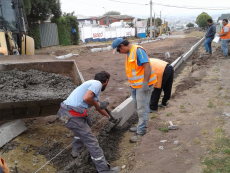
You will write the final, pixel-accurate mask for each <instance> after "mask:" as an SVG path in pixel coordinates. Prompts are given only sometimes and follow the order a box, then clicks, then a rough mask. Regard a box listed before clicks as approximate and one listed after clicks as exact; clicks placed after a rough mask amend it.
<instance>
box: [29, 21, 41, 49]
mask: <svg viewBox="0 0 230 173" xmlns="http://www.w3.org/2000/svg"><path fill="white" fill-rule="evenodd" d="M28 35H29V36H30V37H32V38H33V39H34V43H35V49H40V48H41V36H40V31H39V24H31V25H30V26H29V34H28Z"/></svg>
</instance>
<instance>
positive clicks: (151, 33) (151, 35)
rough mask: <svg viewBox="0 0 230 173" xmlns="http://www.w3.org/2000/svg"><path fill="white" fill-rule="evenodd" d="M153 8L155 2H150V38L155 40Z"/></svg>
mask: <svg viewBox="0 0 230 173" xmlns="http://www.w3.org/2000/svg"><path fill="white" fill-rule="evenodd" d="M152 7H153V2H152V0H150V38H153V32H152V25H153V23H152V22H153V21H152V20H153V16H152Z"/></svg>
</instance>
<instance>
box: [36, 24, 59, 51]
mask: <svg viewBox="0 0 230 173" xmlns="http://www.w3.org/2000/svg"><path fill="white" fill-rule="evenodd" d="M39 31H40V35H41V47H47V46H54V45H58V44H59V40H58V29H57V24H56V23H42V24H40V25H39Z"/></svg>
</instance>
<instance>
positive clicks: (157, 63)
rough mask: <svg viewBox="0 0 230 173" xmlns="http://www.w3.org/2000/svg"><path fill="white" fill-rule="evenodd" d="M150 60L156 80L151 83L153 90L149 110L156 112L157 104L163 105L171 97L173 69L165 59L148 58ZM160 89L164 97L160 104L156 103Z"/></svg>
mask: <svg viewBox="0 0 230 173" xmlns="http://www.w3.org/2000/svg"><path fill="white" fill-rule="evenodd" d="M150 61H151V64H152V66H153V69H154V71H155V73H156V76H157V82H156V83H154V84H153V86H154V91H153V92H152V95H151V99H150V112H157V110H158V106H159V107H165V106H166V103H167V101H168V100H169V99H170V97H171V91H172V84H173V75H174V69H173V67H172V66H171V65H170V64H168V63H167V62H165V61H162V60H159V59H155V58H150ZM162 90H163V91H164V97H163V98H162V101H161V104H159V105H158V101H159V99H160V95H161V91H162Z"/></svg>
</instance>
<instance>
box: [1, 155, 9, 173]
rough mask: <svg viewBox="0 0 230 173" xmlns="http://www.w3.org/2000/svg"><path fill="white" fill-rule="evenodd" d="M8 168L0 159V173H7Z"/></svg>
mask: <svg viewBox="0 0 230 173" xmlns="http://www.w3.org/2000/svg"><path fill="white" fill-rule="evenodd" d="M9 172H10V171H9V168H8V167H7V164H6V163H5V160H3V159H2V158H1V157H0V173H9Z"/></svg>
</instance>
